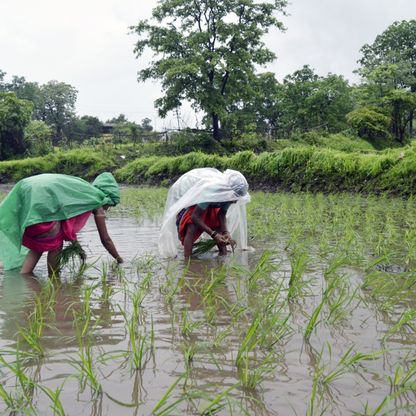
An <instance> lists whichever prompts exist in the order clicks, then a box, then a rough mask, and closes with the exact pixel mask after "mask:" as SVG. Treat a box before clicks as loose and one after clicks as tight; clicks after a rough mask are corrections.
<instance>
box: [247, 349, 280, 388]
mask: <svg viewBox="0 0 416 416" xmlns="http://www.w3.org/2000/svg"><path fill="white" fill-rule="evenodd" d="M242 361H243V365H242V366H241V367H240V369H239V370H240V372H239V373H240V380H241V385H242V386H243V387H244V388H245V389H246V390H256V389H258V388H259V387H260V385H261V383H262V382H263V380H264V379H265V377H266V376H267V375H269V374H270V373H272V372H273V371H274V369H275V367H276V363H275V362H274V361H273V353H272V352H270V353H269V354H268V355H267V356H266V357H265V358H264V359H263V360H262V361H261V362H260V363H258V364H257V365H256V364H255V363H254V364H255V365H256V367H255V368H254V369H250V367H249V361H250V360H249V354H248V351H247V350H245V354H243V358H242Z"/></svg>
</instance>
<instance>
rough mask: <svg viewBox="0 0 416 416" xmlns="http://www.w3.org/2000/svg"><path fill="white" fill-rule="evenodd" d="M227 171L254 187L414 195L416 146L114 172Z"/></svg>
mask: <svg viewBox="0 0 416 416" xmlns="http://www.w3.org/2000/svg"><path fill="white" fill-rule="evenodd" d="M198 167H215V168H217V169H220V170H224V169H227V168H231V169H237V170H239V171H241V172H242V173H243V174H244V175H245V176H246V177H247V179H248V180H249V183H250V184H251V186H253V187H259V186H260V187H266V188H268V189H281V188H283V189H287V190H292V191H298V190H315V191H316V190H320V191H326V192H338V191H363V192H368V193H372V192H376V193H377V192H389V193H397V194H401V195H410V194H413V193H414V189H416V188H415V185H416V146H415V145H412V146H408V147H405V148H399V149H394V150H393V149H391V150H386V151H383V152H375V151H373V152H370V153H357V152H342V151H337V150H333V149H328V148H316V147H312V146H298V147H291V148H290V147H289V148H285V149H283V150H281V151H275V152H264V153H261V154H259V155H256V154H254V153H253V152H250V151H246V152H239V153H236V154H235V155H233V156H231V157H227V156H217V155H207V154H203V153H198V152H194V153H189V154H187V155H183V156H177V157H166V156H165V157H162V158H160V157H151V158H139V159H136V160H135V161H133V162H130V163H128V164H126V165H125V166H124V167H122V168H121V169H118V170H117V171H116V172H115V175H116V177H117V178H118V179H119V180H120V181H122V182H127V183H161V182H162V181H164V180H167V181H168V183H171V182H172V181H174V180H175V179H176V178H177V177H179V176H180V175H182V174H183V173H185V172H187V171H188V170H190V169H194V168H198Z"/></svg>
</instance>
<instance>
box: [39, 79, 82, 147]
mask: <svg viewBox="0 0 416 416" xmlns="http://www.w3.org/2000/svg"><path fill="white" fill-rule="evenodd" d="M41 92H42V98H43V104H44V107H43V111H42V114H41V115H40V118H41V120H42V121H45V122H46V123H47V124H49V125H51V126H53V127H54V129H55V142H59V141H60V140H62V137H63V130H64V127H65V126H66V125H67V124H68V123H69V122H70V121H71V120H72V119H73V118H74V117H75V102H76V100H77V93H78V91H77V90H76V89H75V88H74V87H73V86H71V85H69V84H65V83H64V82H58V81H49V82H48V83H47V84H45V85H42V87H41Z"/></svg>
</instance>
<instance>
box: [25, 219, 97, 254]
mask: <svg viewBox="0 0 416 416" xmlns="http://www.w3.org/2000/svg"><path fill="white" fill-rule="evenodd" d="M91 212H92V211H87V212H84V213H83V214H80V215H77V216H76V217H72V218H68V219H67V220H63V221H49V222H42V223H40V224H34V225H30V226H29V227H26V230H25V232H24V234H23V240H22V244H23V245H24V246H25V247H27V248H29V249H31V250H34V251H37V252H44V251H52V250H57V249H59V248H61V247H62V244H63V242H64V241H74V240H76V239H77V232H78V231H80V230H81V229H82V227H84V225H85V224H86V223H87V220H88V218H89V216H90V215H91ZM53 228H56V229H57V230H56V234H55V233H53V232H52V234H53V235H46V236H43V234H47V233H48V232H51V231H52V230H53Z"/></svg>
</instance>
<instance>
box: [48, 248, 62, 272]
mask: <svg viewBox="0 0 416 416" xmlns="http://www.w3.org/2000/svg"><path fill="white" fill-rule="evenodd" d="M62 245H63V244H61V247H59V248H57V249H56V250H51V251H48V275H49V276H52V275H55V276H58V275H59V255H60V254H61V251H62Z"/></svg>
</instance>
